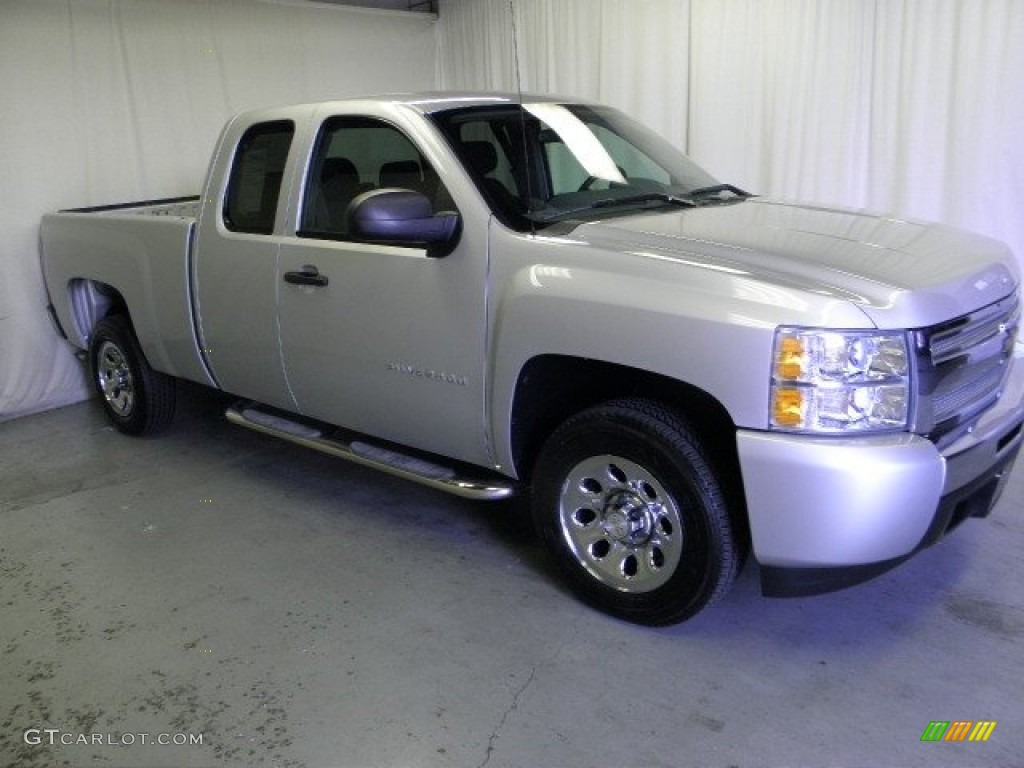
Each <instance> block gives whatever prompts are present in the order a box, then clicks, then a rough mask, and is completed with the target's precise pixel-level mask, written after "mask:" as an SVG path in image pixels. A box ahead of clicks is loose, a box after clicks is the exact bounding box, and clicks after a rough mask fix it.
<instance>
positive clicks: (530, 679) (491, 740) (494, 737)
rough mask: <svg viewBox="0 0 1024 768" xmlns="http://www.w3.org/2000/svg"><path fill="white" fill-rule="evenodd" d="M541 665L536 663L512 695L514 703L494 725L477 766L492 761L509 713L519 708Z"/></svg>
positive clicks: (479, 767) (482, 767)
mask: <svg viewBox="0 0 1024 768" xmlns="http://www.w3.org/2000/svg"><path fill="white" fill-rule="evenodd" d="M539 666H540V664H535V665H534V666H533V668H531V669H530V676H529V677H527V678H526V682H525V683H523V684H522V685H521V686H519V690H517V691H516V692H515V694H514V695H513V696H512V703H511V704H510V705H509V706H508V707H507V708H506V709H505V711H504V712H503V713H502V715H501V720H499V721H498V724H497V725H496V726H495V727H494V730H493V731H491V735H490V737H488V739H487V752H486V754H485V756H484V759H483V762H482V763H480V764H479V765H478V766H477V768H484V766H486V765H487V763H488V762H490V759H491V755H492V754H493V753H494V742H496V741H497V740H498V735H499V733H500V731H501V730H502V728H504V727H505V723H506V722H507V721H508V718H509V715H511V714H512V713H513V712H515V711H516V709H518V707H519V699H520V698H522V695H523V693H524V692H525V691H526V689H527V688H529V687H530V685H531V684H532V683H533V681H534V678H536V677H537V667H539Z"/></svg>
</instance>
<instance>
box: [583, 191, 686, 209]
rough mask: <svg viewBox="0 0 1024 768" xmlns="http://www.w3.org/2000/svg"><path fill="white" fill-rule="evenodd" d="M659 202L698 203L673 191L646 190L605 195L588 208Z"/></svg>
mask: <svg viewBox="0 0 1024 768" xmlns="http://www.w3.org/2000/svg"><path fill="white" fill-rule="evenodd" d="M657 202H661V203H671V204H672V205H681V206H683V207H684V208H693V207H694V206H696V205H697V204H696V203H695V202H693V200H690V199H688V198H685V197H679V196H677V195H673V194H672V193H671V192H644V193H642V194H639V195H626V196H625V197H604V198H601V199H600V200H596V201H594V202H593V203H591V204H590V205H589V206H588V208H611V207H613V206H616V205H632V204H634V203H657Z"/></svg>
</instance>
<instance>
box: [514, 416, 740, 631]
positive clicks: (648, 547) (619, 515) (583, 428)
mask: <svg viewBox="0 0 1024 768" xmlns="http://www.w3.org/2000/svg"><path fill="white" fill-rule="evenodd" d="M532 493H533V498H532V507H533V518H534V525H535V526H536V528H537V532H538V534H539V535H540V538H541V540H542V541H543V543H544V546H545V547H546V548H547V550H548V552H549V554H550V555H551V556H552V557H553V558H554V562H555V564H556V566H557V568H558V571H559V573H560V574H561V575H562V576H563V577H564V579H565V580H566V582H567V583H568V585H569V586H570V588H571V589H572V590H573V591H574V592H575V593H576V594H577V595H578V596H579V597H580V598H581V599H582V600H583V601H585V602H586V603H589V604H590V605H593V606H595V607H596V608H598V609H600V610H602V611H604V612H606V613H609V614H612V615H614V616H618V617H620V618H623V619H626V620H628V621H632V622H636V623H638V624H647V625H665V624H675V623H678V622H680V621H684V620H686V619H688V618H690V617H692V616H694V615H695V614H696V613H698V612H699V611H700V610H701V609H703V608H704V607H706V606H708V605H710V604H711V603H713V602H714V601H715V600H717V599H719V598H720V597H721V596H722V595H724V594H725V593H726V592H727V591H728V590H729V587H730V586H731V585H732V582H733V581H734V580H735V578H736V575H737V573H738V572H739V569H740V565H741V563H742V553H741V551H740V545H739V544H738V541H739V539H738V538H737V536H736V533H735V531H734V530H733V525H732V522H731V519H730V516H729V511H728V508H727V505H726V502H725V496H724V494H723V493H722V491H721V488H720V485H719V482H718V479H717V478H716V476H715V473H714V471H713V469H712V467H711V464H710V462H709V461H708V460H707V459H706V458H705V456H704V453H703V451H702V450H701V447H700V444H699V442H698V440H697V437H696V436H695V434H694V433H693V432H692V430H691V429H690V428H689V427H688V426H687V424H686V423H685V422H684V421H683V420H682V419H681V418H680V417H679V416H678V415H677V414H676V413H675V412H674V411H672V410H670V409H668V408H665V407H663V406H661V405H660V404H657V403H654V402H650V401H646V400H621V401H613V402H610V403H606V404H604V405H600V406H597V407H595V408H591V409H589V410H586V411H583V412H582V413H579V414H577V415H576V416H573V417H572V418H570V419H569V420H568V421H566V422H565V423H564V424H563V425H562V426H561V427H559V428H558V429H557V430H555V432H554V433H553V434H552V435H551V437H550V438H549V439H548V440H547V442H546V443H545V444H544V447H543V448H542V449H541V452H540V454H539V456H538V458H537V462H536V464H535V469H534V474H533V492H532Z"/></svg>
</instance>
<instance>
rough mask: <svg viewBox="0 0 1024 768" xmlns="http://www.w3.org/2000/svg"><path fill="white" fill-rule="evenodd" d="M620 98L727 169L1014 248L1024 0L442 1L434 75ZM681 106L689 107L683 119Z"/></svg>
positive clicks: (1019, 227)
mask: <svg viewBox="0 0 1024 768" xmlns="http://www.w3.org/2000/svg"><path fill="white" fill-rule="evenodd" d="M513 18H514V20H515V25H516V30H517V32H518V35H517V37H518V43H519V46H518V48H519V63H520V68H519V73H520V77H521V79H522V83H523V88H524V89H526V90H538V91H554V92H564V93H566V94H567V95H576V96H581V97H586V98H596V99H598V100H601V101H604V102H607V103H609V104H612V105H614V106H618V107H620V108H623V109H626V110H627V111H629V112H631V113H632V114H633V115H635V116H637V117H639V118H640V119H641V120H643V121H644V122H646V123H648V124H649V125H651V127H653V128H655V129H657V130H659V131H660V132H661V133H662V134H663V135H664V136H666V138H668V139H670V140H671V141H673V142H674V143H675V144H676V145H677V146H680V147H683V148H685V149H686V150H687V151H688V153H689V154H690V155H691V156H692V157H693V158H694V159H695V160H696V161H697V162H699V163H700V164H701V165H703V166H704V167H705V168H707V169H708V170H709V171H711V172H712V173H713V174H714V175H715V176H717V177H718V178H720V179H722V180H723V181H730V182H732V183H734V184H736V185H738V186H741V187H745V188H747V189H749V190H750V191H752V192H757V193H759V194H763V195H769V196H773V197H785V198H790V199H796V200H805V201H815V202H820V203H825V204H832V205H845V206H852V207H858V208H869V209H874V210H879V211H884V212H891V213H893V214H896V215H899V216H911V217H918V218H925V219H931V220H938V221H943V222H946V223H949V224H953V225H955V226H960V227H964V228H966V229H971V230H974V231H977V232H981V233H983V234H986V235H989V236H991V237H995V238H997V239H1000V240H1003V241H1004V242H1006V243H1008V244H1009V245H1010V246H1011V247H1012V248H1013V249H1014V252H1015V253H1016V254H1017V257H1018V260H1021V259H1024V215H1021V213H1020V210H1021V201H1022V195H1024V2H1022V0H512V1H511V3H510V2H509V0H441V13H440V21H439V25H438V35H439V40H440V41H441V47H440V51H439V59H438V66H439V78H440V83H441V85H442V87H445V88H502V89H511V90H514V89H515V87H516V73H515V60H514V57H513V55H512V50H513V49H512V20H513ZM681 121H685V122H681Z"/></svg>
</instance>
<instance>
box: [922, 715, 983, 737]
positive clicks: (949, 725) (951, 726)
mask: <svg viewBox="0 0 1024 768" xmlns="http://www.w3.org/2000/svg"><path fill="white" fill-rule="evenodd" d="M996 722H997V721H995V720H977V721H975V720H953V721H949V720H932V721H931V722H930V723H928V727H927V728H925V729H924V733H922V734H921V741H988V737H989V736H991V735H992V731H994V730H995V729H996Z"/></svg>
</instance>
